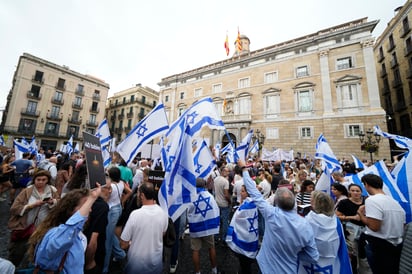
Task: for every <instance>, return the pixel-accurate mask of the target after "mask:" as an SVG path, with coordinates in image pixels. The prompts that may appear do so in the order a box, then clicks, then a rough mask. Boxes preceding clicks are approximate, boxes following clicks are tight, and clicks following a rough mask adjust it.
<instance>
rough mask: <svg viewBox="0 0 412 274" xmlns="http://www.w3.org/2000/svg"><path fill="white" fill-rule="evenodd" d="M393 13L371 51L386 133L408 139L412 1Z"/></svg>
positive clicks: (411, 108)
mask: <svg viewBox="0 0 412 274" xmlns="http://www.w3.org/2000/svg"><path fill="white" fill-rule="evenodd" d="M396 12H397V13H396V15H395V16H394V17H393V18H392V20H391V21H390V22H389V23H388V25H387V27H386V29H385V30H384V31H383V33H382V34H381V35H380V36H379V37H378V39H377V40H376V43H375V46H374V52H375V57H376V67H377V73H378V83H379V90H380V97H381V101H382V106H383V108H384V109H385V111H386V114H387V116H386V119H387V122H388V131H389V132H390V133H393V134H397V135H402V136H406V137H408V138H412V124H411V115H412V31H411V30H412V27H411V22H412V1H407V2H406V3H405V5H404V6H403V7H399V8H398V9H396ZM392 145H393V144H392ZM392 148H393V150H396V149H397V148H396V146H394V145H393V146H392Z"/></svg>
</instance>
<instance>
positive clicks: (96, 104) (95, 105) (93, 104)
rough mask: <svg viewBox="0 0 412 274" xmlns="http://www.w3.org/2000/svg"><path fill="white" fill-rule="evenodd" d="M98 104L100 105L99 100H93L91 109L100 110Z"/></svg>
mask: <svg viewBox="0 0 412 274" xmlns="http://www.w3.org/2000/svg"><path fill="white" fill-rule="evenodd" d="M98 106H99V103H98V102H92V108H91V111H98Z"/></svg>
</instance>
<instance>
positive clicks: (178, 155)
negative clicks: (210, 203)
mask: <svg viewBox="0 0 412 274" xmlns="http://www.w3.org/2000/svg"><path fill="white" fill-rule="evenodd" d="M186 129H187V126H186V119H181V120H180V123H179V124H178V125H177V126H176V127H175V130H174V131H175V132H174V133H173V138H172V139H171V140H169V143H168V144H167V145H166V147H165V148H163V149H164V151H163V152H162V154H165V155H164V156H163V157H165V158H166V159H165V160H164V162H163V163H164V165H165V178H164V180H163V183H162V185H161V187H160V190H159V194H158V198H159V204H160V206H161V207H162V208H163V209H164V210H166V211H167V212H168V214H169V217H170V218H171V219H172V220H173V221H175V220H176V219H177V218H179V216H180V215H181V214H182V213H183V212H184V211H185V210H186V208H187V206H188V205H189V204H190V203H192V202H193V201H194V200H195V199H196V197H197V193H196V175H195V171H194V165H193V153H192V139H191V136H190V134H187V133H186Z"/></svg>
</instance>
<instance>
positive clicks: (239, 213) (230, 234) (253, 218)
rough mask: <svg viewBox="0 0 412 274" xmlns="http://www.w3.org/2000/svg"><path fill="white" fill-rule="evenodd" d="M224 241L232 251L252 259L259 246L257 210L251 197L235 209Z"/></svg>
mask: <svg viewBox="0 0 412 274" xmlns="http://www.w3.org/2000/svg"><path fill="white" fill-rule="evenodd" d="M226 243H227V245H228V246H229V247H230V249H232V250H233V251H234V252H236V253H239V254H242V255H245V256H246V257H248V258H251V259H254V258H255V257H256V254H257V252H258V247H259V229H258V211H257V208H256V205H255V203H254V202H253V200H252V199H251V198H249V197H248V198H246V200H245V201H244V202H243V203H242V204H241V205H240V207H239V208H238V209H237V210H236V212H235V214H234V215H233V217H232V220H231V221H230V225H229V228H228V230H227V235H226Z"/></svg>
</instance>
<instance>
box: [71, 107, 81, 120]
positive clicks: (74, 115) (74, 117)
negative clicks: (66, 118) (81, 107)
mask: <svg viewBox="0 0 412 274" xmlns="http://www.w3.org/2000/svg"><path fill="white" fill-rule="evenodd" d="M79 118H80V112H79V111H77V110H73V112H72V121H74V122H78V121H79V120H80V119H79Z"/></svg>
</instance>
